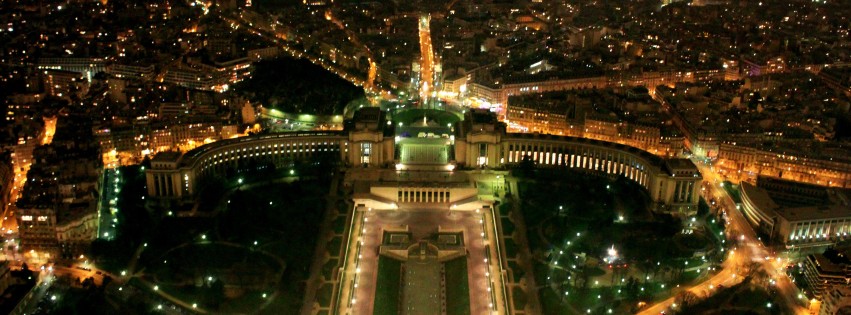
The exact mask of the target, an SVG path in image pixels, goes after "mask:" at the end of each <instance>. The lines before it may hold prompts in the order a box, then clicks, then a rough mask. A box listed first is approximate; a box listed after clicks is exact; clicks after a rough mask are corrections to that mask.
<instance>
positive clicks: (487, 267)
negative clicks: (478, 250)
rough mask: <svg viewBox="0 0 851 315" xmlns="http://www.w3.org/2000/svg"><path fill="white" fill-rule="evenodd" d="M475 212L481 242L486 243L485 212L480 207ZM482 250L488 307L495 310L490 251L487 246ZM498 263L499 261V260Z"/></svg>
mask: <svg viewBox="0 0 851 315" xmlns="http://www.w3.org/2000/svg"><path fill="white" fill-rule="evenodd" d="M476 214H477V215H479V226H480V227H481V229H482V233H481V236H482V243H483V244H488V237H487V235H488V234H487V233H486V232H485V231H487V229H486V226H485V214H484V213H482V211H481V209H478V208H477V209H476ZM497 246H499V244H497ZM482 250H483V251H484V256H485V259H484V263H485V277H486V278H487V280H486V281H487V287H488V288H487V290H488V296H489V298H490V303H488V308H490V309H491V311H495V310H496V309H497V308H496V300H495V295H494V289H493V285H494V283H493V276H492V272H491V265H490V263H489V260H488V257H489V254H490V252H489V251H488V247H487V246H484V248H483V249H482ZM500 263H501V261H500ZM497 273H498V274H499V272H498V271H497ZM504 287H505V286H504V285H503V288H504Z"/></svg>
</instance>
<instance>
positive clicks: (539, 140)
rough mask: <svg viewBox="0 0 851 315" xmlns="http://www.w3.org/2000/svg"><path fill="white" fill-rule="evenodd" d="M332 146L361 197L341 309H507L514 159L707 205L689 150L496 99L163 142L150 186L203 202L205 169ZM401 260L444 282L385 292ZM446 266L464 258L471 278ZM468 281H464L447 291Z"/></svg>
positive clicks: (680, 203)
mask: <svg viewBox="0 0 851 315" xmlns="http://www.w3.org/2000/svg"><path fill="white" fill-rule="evenodd" d="M329 157H330V158H334V159H337V160H338V161H339V162H340V164H341V165H342V166H343V167H344V168H346V172H345V179H344V181H343V183H344V189H345V190H347V191H348V192H349V193H350V199H351V200H352V204H353V209H352V210H351V213H350V215H349V218H350V221H349V226H348V227H347V229H346V234H347V235H348V237H347V240H346V242H347V243H346V244H345V246H344V248H345V253H344V257H345V258H344V259H341V261H340V263H339V271H338V272H337V273H336V274H335V276H336V277H337V279H335V281H336V282H335V283H336V284H337V285H335V289H334V298H333V303H332V311H333V312H332V313H334V314H372V313H373V311H374V308H375V307H379V308H382V309H383V308H387V307H401V309H399V310H398V313H400V314H433V312H434V309H435V308H439V307H445V305H457V303H469V307H470V310H471V313H472V314H497V313H499V314H504V313H506V307H507V305H508V304H507V302H506V300H507V299H508V298H507V293H506V289H505V285H504V281H505V279H506V278H505V277H506V269H505V268H506V259H505V255H504V254H503V252H502V251H503V245H502V237H501V232H500V231H501V223H500V220H494V213H493V209H494V207H493V203H494V200H495V198H498V197H499V196H502V195H504V194H506V193H511V192H516V189H517V188H516V187H515V186H514V185H515V184H513V181H511V180H510V178H508V179H507V177H508V172H507V171H506V169H508V168H510V167H511V166H512V165H515V164H518V163H520V162H521V161H523V160H524V159H526V160H531V161H533V162H534V163H535V164H536V165H537V166H536V167H538V168H574V169H581V170H584V171H587V172H592V173H598V174H600V175H601V176H624V177H625V178H627V179H629V180H632V181H634V182H636V183H638V184H640V185H641V186H642V187H644V188H645V189H647V191H648V193H649V195H650V197H651V199H652V200H653V201H655V202H656V205H657V209H658V210H660V211H666V212H674V213H682V214H693V213H695V212H696V211H697V203H698V199H699V195H698V187H699V186H700V185H699V182H700V181H701V179H702V178H701V176H700V173H699V172H698V171H697V168H696V167H695V165H694V164H692V163H691V162H690V161H688V160H685V159H664V158H660V157H658V156H655V155H653V154H650V153H647V152H645V151H642V150H639V149H636V148H632V147H628V146H625V145H621V144H616V143H609V142H604V141H598V140H590V139H583V138H574V137H561V136H551V135H540V134H514V133H507V132H506V129H505V125H504V124H503V123H501V122H498V121H497V119H496V116H495V115H494V114H493V113H491V112H488V111H480V110H470V111H466V112H464V114H463V115H462V114H460V113H453V112H449V111H439V110H427V109H403V110H399V111H396V112H385V111H382V110H380V109H379V108H364V109H362V110H360V111H358V112H357V113H355V115H354V117H353V119H352V120H351V121H349V122H347V123H346V128H345V130H344V131H338V132H319V131H317V132H293V133H280V134H270V135H256V136H250V137H244V138H238V139H231V140H224V141H219V142H215V143H211V144H208V145H205V146H202V147H199V148H197V149H195V150H192V151H189V152H186V153H184V154H179V153H164V154H159V155H157V156H156V157H155V158H154V159H153V160H152V163H151V166H152V167H151V169H149V170H147V171H146V177H147V189H148V195H149V196H151V197H153V199H154V200H156V201H157V202H160V203H164V204H178V203H193V202H195V197H196V196H197V193H198V191H199V190H200V189H201V188H202V187H203V184H204V183H205V181H207V180H221V179H222V178H227V177H228V176H231V177H233V176H234V175H233V174H239V172H240V171H241V170H245V169H247V168H250V167H252V166H256V165H261V164H262V165H274V166H275V167H290V166H291V165H292V164H293V163H294V162H296V161H298V160H312V159H316V158H329ZM226 180H235V179H234V178H228V179H226ZM394 235H395V236H394ZM427 262H431V263H427ZM422 264H426V265H422ZM402 265H404V266H407V267H406V268H401V267H400V266H402ZM434 266H443V267H439V268H438V269H434V268H437V267H434ZM440 268H443V269H440ZM403 269H404V270H405V271H404V274H398V276H399V277H403V278H404V277H416V278H405V279H412V280H411V281H412V282H408V283H422V284H426V283H427V284H430V285H432V286H429V287H428V288H427V289H428V290H431V291H429V292H436V293H433V294H431V295H429V294H426V295H427V296H430V298H429V299H422V298H420V297H418V295H415V294H412V293H410V292H412V291H407V290H410V288H408V287H406V286H405V285H402V286H401V287H400V286H398V283H394V284H393V285H396V286H395V287H393V288H394V289H395V290H399V289H401V291H400V292H401V293H402V294H401V295H398V296H397V297H396V298H392V297H390V298H388V297H387V296H385V293H386V292H387V290H386V289H387V288H386V286H387V283H385V282H387V281H390V282H394V281H396V282H398V281H399V280H398V279H399V278H392V279H391V280H387V279H384V278H382V277H383V276H382V275H387V274H394V272H396V273H402V272H403V271H402V270H403ZM379 270H382V271H381V272H379ZM412 270H414V271H416V270H419V271H417V272H415V273H413V274H411V273H410V272H411V271H412ZM441 270H454V271H453V272H458V270H461V272H462V273H465V274H467V278H466V280H464V279H462V280H457V279H455V278H454V277H447V276H446V275H445V274H444V273H442V272H440V271H441ZM393 279H396V280H393ZM452 281H454V282H452ZM457 281H461V282H462V283H460V284H459V283H455V282H457ZM464 281H466V283H464ZM462 284H466V286H464V285H462ZM459 287H460V288H464V292H462V293H458V292H454V293H453V294H446V290H455V289H457V288H459ZM458 296H461V297H467V298H468V299H467V298H465V299H462V300H458ZM387 299H390V300H392V301H390V303H386V302H387ZM435 301H436V302H435ZM376 303H378V304H376ZM376 305H378V306H376ZM464 305H466V304H464Z"/></svg>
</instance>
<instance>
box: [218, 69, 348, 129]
mask: <svg viewBox="0 0 851 315" xmlns="http://www.w3.org/2000/svg"><path fill="white" fill-rule="evenodd" d="M255 67H256V70H255V71H254V72H253V73H252V74H251V78H250V79H247V80H245V81H242V82H240V83H238V84H236V86H234V89H235V90H236V91H237V92H238V93H239V94H241V95H243V96H245V97H247V98H248V99H249V100H250V101H251V102H252V103H253V104H261V105H263V106H265V107H267V108H271V109H276V110H279V111H282V112H287V113H293V114H316V115H336V114H342V113H343V108H344V107H345V106H346V104H348V103H349V102H351V101H353V100H355V99H359V98H363V97H364V92H363V89H361V88H359V87H357V86H355V85H353V84H352V83H350V82H348V81H346V80H344V79H342V78H340V77H338V76H336V75H334V74H333V73H330V72H328V71H325V70H324V69H322V68H321V67H320V66H317V65H314V64H312V63H310V62H309V61H307V60H304V59H292V58H279V59H273V60H264V61H260V62H258V63H257V64H256V65H255Z"/></svg>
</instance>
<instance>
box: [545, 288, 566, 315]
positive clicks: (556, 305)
mask: <svg viewBox="0 0 851 315" xmlns="http://www.w3.org/2000/svg"><path fill="white" fill-rule="evenodd" d="M539 292H540V294H541V295H540V297H541V308H542V309H543V311H544V314H573V311H572V310H571V309H570V308H568V307H567V305H565V304H564V303H562V301H561V298H560V297H559V296H558V295H557V294H556V292H555V291H553V290H552V289H550V288H549V287H543V288H541V289H539Z"/></svg>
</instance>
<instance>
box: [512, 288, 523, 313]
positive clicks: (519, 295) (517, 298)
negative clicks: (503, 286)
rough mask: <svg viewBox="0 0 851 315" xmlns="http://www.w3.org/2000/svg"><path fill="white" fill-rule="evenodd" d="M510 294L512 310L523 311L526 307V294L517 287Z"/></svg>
mask: <svg viewBox="0 0 851 315" xmlns="http://www.w3.org/2000/svg"><path fill="white" fill-rule="evenodd" d="M511 293H512V295H513V297H514V308H515V309H516V310H523V308H525V307H526V300H527V297H526V292H523V289H520V288H519V287H517V288H514V289H513V290H511Z"/></svg>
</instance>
